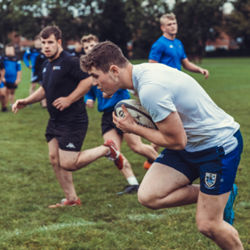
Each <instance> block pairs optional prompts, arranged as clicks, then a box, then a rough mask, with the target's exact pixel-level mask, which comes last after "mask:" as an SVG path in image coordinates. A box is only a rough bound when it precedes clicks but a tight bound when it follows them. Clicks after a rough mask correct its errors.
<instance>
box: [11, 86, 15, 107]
mask: <svg viewBox="0 0 250 250" xmlns="http://www.w3.org/2000/svg"><path fill="white" fill-rule="evenodd" d="M15 91H16V89H10V105H11V106H12V105H13V104H14V103H15Z"/></svg>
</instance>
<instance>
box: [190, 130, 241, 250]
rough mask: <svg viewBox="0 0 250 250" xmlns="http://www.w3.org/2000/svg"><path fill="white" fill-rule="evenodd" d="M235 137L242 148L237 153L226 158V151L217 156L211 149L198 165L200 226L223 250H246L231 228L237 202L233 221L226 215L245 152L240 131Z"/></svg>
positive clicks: (219, 150) (221, 151) (239, 147)
mask: <svg viewBox="0 0 250 250" xmlns="http://www.w3.org/2000/svg"><path fill="white" fill-rule="evenodd" d="M234 137H235V138H236V139H237V141H238V145H237V147H236V148H235V149H234V150H233V151H231V152H229V153H227V154H226V153H225V151H224V148H223V147H216V148H215V150H213V151H214V153H213V151H211V149H208V150H207V151H210V152H211V153H210V154H209V155H208V156H209V157H207V156H206V157H204V152H205V151H206V150H203V152H202V157H201V160H199V162H198V163H197V164H198V165H199V169H200V193H199V198H198V204H197V215H196V222H197V225H198V228H199V231H200V232H201V233H202V234H204V235H205V236H207V237H208V238H210V239H212V240H213V241H214V242H215V243H216V244H217V245H218V246H219V247H220V248H221V249H243V246H242V243H241V241H240V238H239V235H238V232H237V231H236V230H235V229H234V228H233V227H232V226H231V225H230V224H232V223H233V220H234V211H233V202H232V203H231V205H230V206H231V208H229V209H230V210H231V212H230V213H229V218H226V217H225V212H224V209H225V206H226V204H227V202H228V197H229V194H230V191H231V190H232V188H233V190H235V189H234V187H235V185H234V180H235V176H236V173H237V169H238V165H239V162H240V157H241V153H242V148H243V140H242V137H241V133H240V131H239V130H238V131H237V132H236V133H235V134H234ZM231 141H232V140H231ZM196 156H197V155H196ZM206 158H207V159H208V160H207V161H206ZM197 159H198V158H197V157H196V159H195V161H197ZM236 191H237V190H236ZM229 201H230V199H229ZM233 201H234V200H233ZM227 207H228V204H227ZM223 213H224V214H223ZM223 219H224V220H225V221H227V222H225V221H223Z"/></svg>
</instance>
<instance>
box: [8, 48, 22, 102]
mask: <svg viewBox="0 0 250 250" xmlns="http://www.w3.org/2000/svg"><path fill="white" fill-rule="evenodd" d="M3 64H4V69H5V76H4V85H5V86H6V88H7V102H8V100H9V101H10V106H12V105H13V103H14V102H15V90H16V88H17V86H18V84H19V83H20V82H21V76H22V73H21V62H20V60H19V59H18V57H17V56H16V55H15V48H14V45H13V44H7V45H6V46H5V56H4V57H3Z"/></svg>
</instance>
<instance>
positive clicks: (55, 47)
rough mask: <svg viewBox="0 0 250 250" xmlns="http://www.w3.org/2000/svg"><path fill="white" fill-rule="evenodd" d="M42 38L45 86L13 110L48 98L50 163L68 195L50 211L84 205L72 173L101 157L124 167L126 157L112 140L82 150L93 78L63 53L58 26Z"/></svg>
mask: <svg viewBox="0 0 250 250" xmlns="http://www.w3.org/2000/svg"><path fill="white" fill-rule="evenodd" d="M40 35H41V41H42V49H43V53H44V54H45V56H46V57H47V58H48V61H45V62H44V64H43V83H42V86H41V87H40V88H39V89H37V91H36V92H34V93H33V94H32V95H30V96H29V97H27V98H26V99H20V100H17V101H16V102H15V104H14V105H13V107H12V111H13V112H14V113H17V111H18V110H19V109H21V108H24V107H26V106H27V105H29V104H32V103H36V102H39V101H41V100H42V99H43V98H44V97H46V99H47V107H48V112H49V114H50V119H49V122H48V126H47V129H46V134H45V136H46V139H47V142H48V147H49V157H50V162H51V164H52V167H53V170H54V172H55V175H56V177H57V179H58V181H59V183H60V185H61V187H62V189H63V191H64V194H65V196H66V198H65V199H62V201H61V202H60V203H57V204H56V205H51V206H50V208H53V207H61V206H75V205H81V202H80V199H79V198H78V197H77V195H76V192H75V189H74V185H73V179H72V174H71V172H70V171H75V170H78V169H81V168H82V167H85V166H86V165H88V164H90V163H91V162H93V161H95V160H96V159H98V158H100V157H102V156H107V157H109V159H111V160H113V161H115V163H116V164H123V157H122V155H121V154H120V152H119V151H117V148H116V146H115V144H114V142H113V141H111V140H108V141H107V142H105V143H104V145H101V146H99V147H96V148H92V149H88V150H85V151H82V152H81V151H80V150H81V147H82V143H83V140H84V138H85V135H86V132H87V126H88V116H87V112H86V109H85V104H84V101H83V98H82V97H83V95H85V94H86V93H87V92H88V91H89V89H90V88H91V86H92V84H91V77H89V75H88V74H87V73H84V72H83V71H81V69H80V65H79V60H78V59H77V58H75V57H72V56H71V55H70V54H69V53H68V52H66V51H63V49H62V47H61V31H60V30H59V28H58V27H56V26H47V27H46V28H44V29H43V30H42V31H41V33H40Z"/></svg>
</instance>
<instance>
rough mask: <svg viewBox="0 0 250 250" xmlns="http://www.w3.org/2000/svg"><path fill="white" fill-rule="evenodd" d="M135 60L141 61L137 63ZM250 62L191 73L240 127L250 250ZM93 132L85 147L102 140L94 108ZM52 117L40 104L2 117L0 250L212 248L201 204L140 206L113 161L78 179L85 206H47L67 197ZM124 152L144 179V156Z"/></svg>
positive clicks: (242, 212)
mask: <svg viewBox="0 0 250 250" xmlns="http://www.w3.org/2000/svg"><path fill="white" fill-rule="evenodd" d="M138 62H139V61H136V62H135V63H138ZM249 65H250V58H234V59H231V58H227V59H205V60H203V63H202V67H204V68H207V69H208V70H209V71H210V77H209V79H208V80H204V79H203V76H201V75H198V74H192V76H193V77H194V78H195V79H197V80H198V82H199V83H200V84H201V85H202V86H203V87H204V88H205V90H206V91H207V92H208V94H209V95H210V96H211V97H212V99H213V100H214V101H215V102H216V103H217V104H218V105H219V106H220V107H221V108H223V109H224V110H225V111H226V112H228V113H229V114H231V115H232V116H233V117H234V118H235V120H236V121H237V122H239V123H240V124H241V132H242V134H243V138H244V152H243V155H242V161H241V164H240V167H239V171H238V174H237V177H236V184H237V185H238V186H239V195H238V196H237V199H236V202H235V210H236V220H235V224H234V226H235V227H236V229H237V230H238V232H239V234H240V237H241V240H242V242H243V245H244V247H245V249H250V234H249V228H250V168H249V164H250V152H249V151H250V129H249V126H250V117H249V114H250V112H249V110H250V101H249V93H250V70H249ZM22 72H23V77H22V82H21V84H20V85H19V88H18V90H17V92H16V97H17V98H24V97H26V96H27V94H28V88H29V86H30V83H29V77H30V71H29V70H28V69H27V68H25V67H24V66H23V69H22ZM88 114H89V120H90V124H89V129H88V133H87V137H86V139H85V142H84V145H83V149H87V148H92V147H95V146H98V145H100V144H102V143H103V141H102V137H101V130H100V118H101V114H99V113H98V112H97V111H96V109H95V110H91V111H89V112H88ZM47 120H48V113H47V111H46V110H43V109H42V108H41V106H40V105H39V104H34V105H33V106H32V107H31V108H28V107H27V108H26V109H24V110H21V111H20V112H19V113H18V114H16V115H14V114H12V113H11V112H8V113H6V114H4V113H0V126H1V137H0V138H1V139H0V169H1V174H0V190H1V194H0V249H6V250H11V249H15V250H19V249H48V250H52V249H63V250H80V249H90V250H96V249H107V250H108V249H109V250H120V249H121V250H125V249H127V250H139V249H144V250H149V249H152V250H157V249H178V250H183V249H190V250H214V249H218V247H217V246H215V244H214V243H213V242H212V241H210V240H208V239H207V238H205V237H204V236H203V235H201V234H200V233H199V232H198V230H197V227H196V224H195V211H196V206H195V205H191V206H184V207H179V208H172V209H165V210H159V211H153V210H150V209H147V208H145V207H143V206H142V205H140V204H139V202H138V201H137V196H136V195H135V194H134V195H124V196H117V195H116V192H119V191H121V189H122V188H123V187H124V186H125V185H127V183H126V180H125V179H124V178H123V176H122V175H120V173H119V171H118V170H117V169H116V168H115V166H114V165H113V163H112V162H109V161H108V160H107V159H106V158H101V159H99V160H98V161H96V162H94V163H92V164H91V165H89V166H87V167H86V168H84V169H82V170H79V171H77V172H75V173H74V174H73V177H74V183H75V188H76V191H77V194H78V196H79V197H80V198H81V201H82V203H83V206H81V207H67V208H58V209H53V210H52V209H49V208H48V205H51V204H54V203H56V202H59V201H60V200H61V199H62V198H64V195H63V192H62V190H61V188H60V187H59V184H58V182H57V180H56V179H55V176H54V173H53V170H52V168H51V166H50V163H49V158H48V148H47V143H46V141H45V138H44V132H45V128H46V124H47ZM122 152H123V153H124V154H125V156H126V157H127V158H128V159H129V161H130V163H131V165H132V168H133V170H134V173H135V175H136V176H137V178H138V180H139V181H141V180H142V178H143V176H144V175H145V170H144V169H143V167H142V164H143V162H144V158H143V157H141V156H138V155H136V154H134V153H133V152H131V151H130V149H129V148H128V147H127V145H126V144H125V143H124V144H123V146H122Z"/></svg>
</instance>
